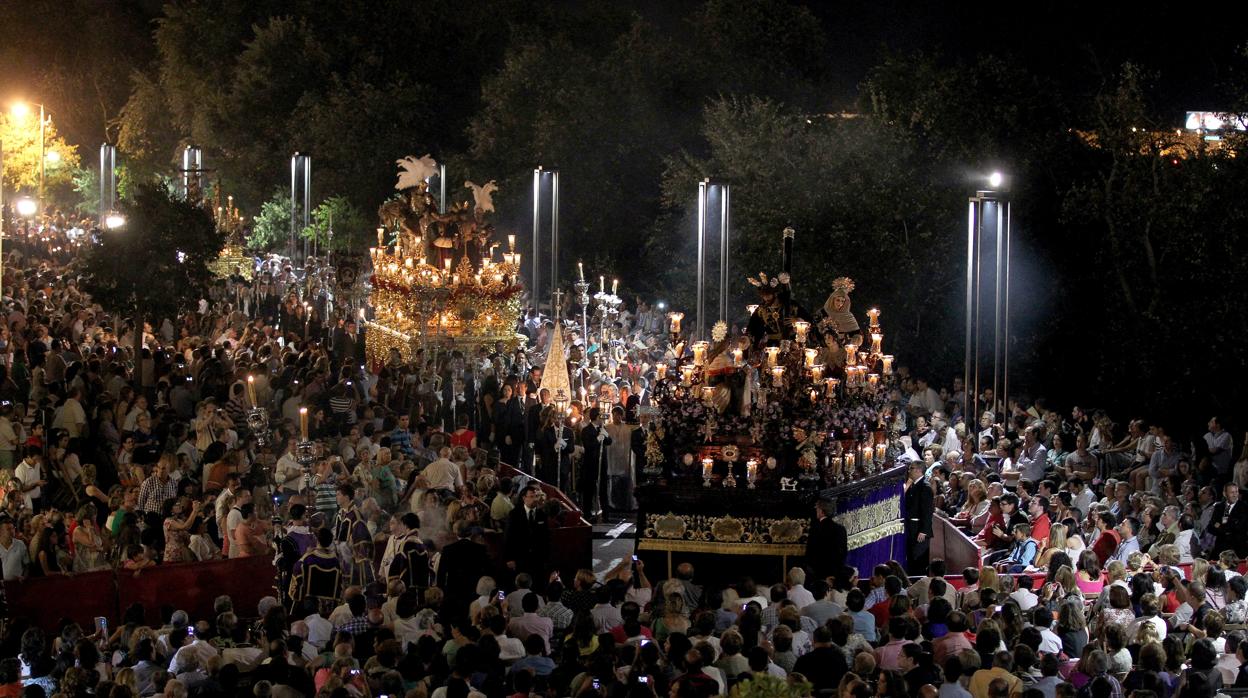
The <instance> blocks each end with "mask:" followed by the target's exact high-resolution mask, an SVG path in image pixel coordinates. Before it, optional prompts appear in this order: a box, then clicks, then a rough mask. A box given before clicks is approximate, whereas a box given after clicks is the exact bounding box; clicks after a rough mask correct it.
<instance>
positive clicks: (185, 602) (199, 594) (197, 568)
mask: <svg viewBox="0 0 1248 698" xmlns="http://www.w3.org/2000/svg"><path fill="white" fill-rule="evenodd" d="M275 574H276V568H274V567H273V558H272V557H271V556H269V555H255V556H252V557H242V558H237V559H234V560H213V561H210V562H183V563H176V564H172V565H160V566H158V567H152V568H149V569H146V570H143V571H142V572H141V573H139V575H138V577H135V576H134V573H133V572H126V571H125V570H119V571H118V573H117V607H118V608H119V609H120V610H122V611H125V609H126V608H127V607H128V606H130V604H132V603H141V604H143V609H144V611H145V612H146V614H147V622H148V623H149V624H152V623H155V624H160V623H162V622H163V621H164V619H162V618H160V617H159V616H160V607H161V606H165V605H168V606H172V607H174V608H178V609H182V610H184V611H186V612H187V613H189V614H191V617H192V618H214V617H215V614H214V613H213V606H212V604H213V601H214V600H215V599H216V598H217V597H218V596H221V595H222V594H228V595H229V596H230V599H232V600H233V601H234V609H235V612H236V613H237V614H238V615H239V616H240V617H243V618H251V617H254V616H255V615H256V606H257V605H258V604H259V603H260V599H262V598H264V597H265V596H272V595H274V591H273V579H274V575H275Z"/></svg>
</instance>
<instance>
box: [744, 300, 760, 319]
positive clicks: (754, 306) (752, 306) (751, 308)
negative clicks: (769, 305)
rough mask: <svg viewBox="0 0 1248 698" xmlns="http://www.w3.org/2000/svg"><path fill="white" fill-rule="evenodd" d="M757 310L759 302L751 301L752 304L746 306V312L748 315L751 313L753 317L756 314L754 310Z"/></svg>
mask: <svg viewBox="0 0 1248 698" xmlns="http://www.w3.org/2000/svg"><path fill="white" fill-rule="evenodd" d="M755 310H758V304H757V303H751V304H749V305H747V306H745V314H746V315H749V316H751V317H752V316H753V315H754V311H755Z"/></svg>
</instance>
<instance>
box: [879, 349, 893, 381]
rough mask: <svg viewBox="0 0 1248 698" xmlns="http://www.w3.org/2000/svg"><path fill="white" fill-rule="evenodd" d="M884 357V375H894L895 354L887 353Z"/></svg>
mask: <svg viewBox="0 0 1248 698" xmlns="http://www.w3.org/2000/svg"><path fill="white" fill-rule="evenodd" d="M882 358H883V360H884V375H886V376H891V375H893V355H892V354H885V355H884V356H883V357H882Z"/></svg>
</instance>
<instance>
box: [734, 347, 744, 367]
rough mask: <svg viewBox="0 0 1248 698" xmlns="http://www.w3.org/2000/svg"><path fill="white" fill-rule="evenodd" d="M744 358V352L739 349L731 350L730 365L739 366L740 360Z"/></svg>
mask: <svg viewBox="0 0 1248 698" xmlns="http://www.w3.org/2000/svg"><path fill="white" fill-rule="evenodd" d="M744 357H745V352H743V351H741V347H737V348H736V349H733V350H732V365H733V366H740V365H741V360H742V359H743V358H744Z"/></svg>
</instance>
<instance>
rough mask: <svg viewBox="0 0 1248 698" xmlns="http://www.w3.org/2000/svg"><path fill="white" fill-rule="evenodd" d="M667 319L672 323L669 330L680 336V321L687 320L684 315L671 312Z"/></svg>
mask: <svg viewBox="0 0 1248 698" xmlns="http://www.w3.org/2000/svg"><path fill="white" fill-rule="evenodd" d="M667 319H668V320H670V321H671V327H670V328H669V330H670V331H671V333H672V334H680V321H681V320H683V319H685V314H684V313H678V312H671V313H668V314H667Z"/></svg>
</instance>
